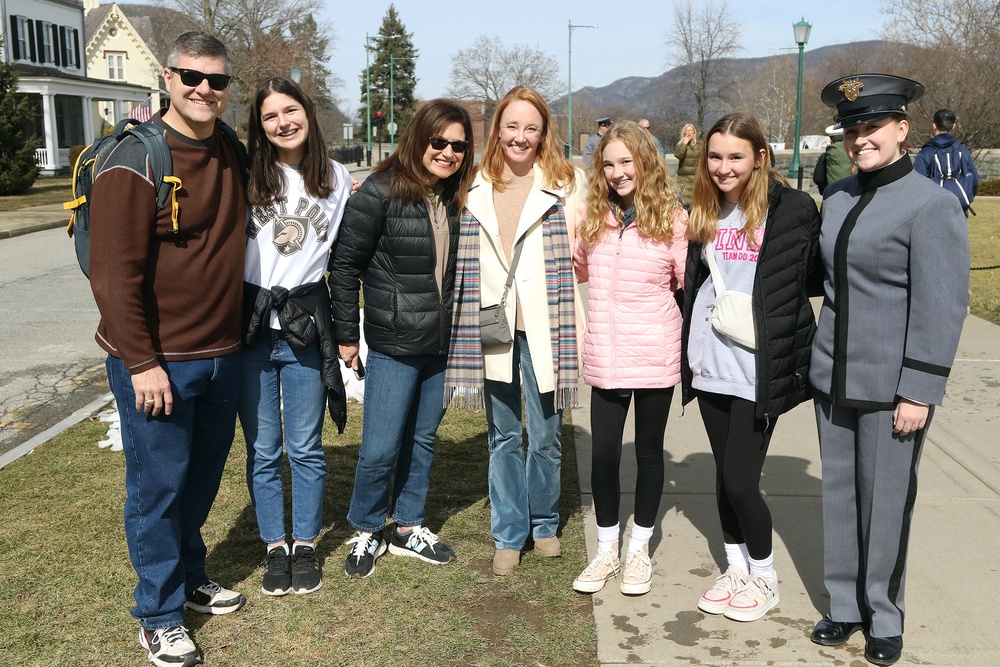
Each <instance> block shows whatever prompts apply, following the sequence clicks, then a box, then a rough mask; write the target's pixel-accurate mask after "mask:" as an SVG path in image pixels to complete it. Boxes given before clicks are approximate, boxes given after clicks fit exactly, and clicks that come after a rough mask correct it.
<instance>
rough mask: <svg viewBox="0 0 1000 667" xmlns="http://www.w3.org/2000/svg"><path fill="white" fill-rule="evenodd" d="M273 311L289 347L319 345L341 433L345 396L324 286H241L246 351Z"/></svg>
mask: <svg viewBox="0 0 1000 667" xmlns="http://www.w3.org/2000/svg"><path fill="white" fill-rule="evenodd" d="M272 310H276V311H278V323H279V324H280V326H281V333H282V335H283V336H284V337H285V340H286V341H288V344H289V345H290V346H291V347H293V348H295V349H299V350H301V349H303V348H306V347H309V346H310V345H312V344H313V343H314V342H316V341H317V340H318V341H319V353H320V358H322V360H323V368H322V370H321V372H320V374H321V376H322V378H323V384H325V385H326V387H327V407H328V408H329V410H330V418H331V419H332V420H333V423H334V424H336V425H337V432H338V433H343V432H344V426H346V424H347V392H346V391H345V390H344V377H343V375H341V372H340V355H339V354H338V353H337V343H336V341H335V340H334V338H333V315H332V313H331V310H330V293H329V292H328V291H327V287H326V284H325V283H324V282H323V281H318V282H315V283H309V284H306V285H300V286H298V287H293V288H292V289H290V290H289V289H285V288H284V287H277V286H276V287H272V288H271V289H267V288H266V287H261V286H259V285H254V284H252V283H248V282H244V283H243V343H244V344H245V345H246V346H247V347H249V346H251V345H253V344H254V343H255V342H256V341H257V338H258V336H260V334H261V332H266V331H268V329H269V326H268V323H269V322H270V319H271V311H272Z"/></svg>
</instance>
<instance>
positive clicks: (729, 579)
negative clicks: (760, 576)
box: [698, 567, 750, 614]
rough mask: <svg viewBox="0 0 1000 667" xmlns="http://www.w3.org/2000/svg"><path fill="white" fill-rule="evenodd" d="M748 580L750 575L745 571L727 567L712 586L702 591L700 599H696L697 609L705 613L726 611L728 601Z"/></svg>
mask: <svg viewBox="0 0 1000 667" xmlns="http://www.w3.org/2000/svg"><path fill="white" fill-rule="evenodd" d="M749 580H750V575H748V574H747V573H746V572H742V571H740V570H737V569H736V568H732V567H731V568H729V569H728V570H726V572H725V574H723V575H722V576H721V577H719V578H718V579H716V580H715V585H714V586H712V587H711V588H709V589H708V590H707V591H705V592H704V593H702V595H701V599H700V600H698V609H701V610H702V611H703V612H705V613H706V614H721V613H722V612H724V611H726V607H728V606H729V601H730V600H732V599H733V598H734V597H735V596H736V594H737V593H739V592H740V591H742V590H743V589H744V588H745V587H746V585H747V582H748V581H749Z"/></svg>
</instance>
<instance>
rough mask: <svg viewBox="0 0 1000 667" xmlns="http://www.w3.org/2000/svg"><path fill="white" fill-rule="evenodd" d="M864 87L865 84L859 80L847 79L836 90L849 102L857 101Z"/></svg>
mask: <svg viewBox="0 0 1000 667" xmlns="http://www.w3.org/2000/svg"><path fill="white" fill-rule="evenodd" d="M864 87H865V84H863V83H862V82H861V80H860V79H847V80H845V81H844V82H843V83H841V84H840V86H839V87H838V88H837V90H839V91H840V92H842V93H843V94H844V97H846V98H847V99H848V100H850V101H851V102H853V101H855V100H856V99H858V94H859V93H860V92H861V91H862V89H863V88H864Z"/></svg>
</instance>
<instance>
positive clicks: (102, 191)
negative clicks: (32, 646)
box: [90, 32, 247, 667]
mask: <svg viewBox="0 0 1000 667" xmlns="http://www.w3.org/2000/svg"><path fill="white" fill-rule="evenodd" d="M167 64H168V66H167V67H166V68H165V69H164V71H163V79H164V82H165V87H166V89H167V91H168V93H169V95H170V108H169V109H168V110H167V111H166V112H164V113H162V114H157V115H156V116H155V117H154V118H153V119H152V120H151V121H150V122H151V123H153V124H154V125H155V126H158V129H160V130H161V131H162V132H163V134H164V137H165V140H166V146H167V148H168V149H169V151H170V156H171V159H172V162H173V170H172V174H173V176H174V177H176V178H177V179H179V181H180V182H179V184H175V197H174V199H173V202H171V201H168V202H167V205H166V206H164V207H163V209H162V210H157V208H156V186H157V185H158V184H157V183H156V182H155V181H154V177H153V174H152V171H151V169H150V167H149V160H148V159H147V157H148V156H147V153H146V150H145V148H144V147H143V145H142V143H141V142H140V141H139V140H138V139H136V138H135V137H127V138H125V139H123V140H122V141H121V142H120V143H119V144H118V145H117V146H116V147H115V149H114V150H113V151H112V153H111V155H110V156H109V157H108V160H107V162H106V163H105V166H104V167H103V168H102V169H101V172H100V173H99V175H98V177H97V179H96V180H95V182H94V187H93V191H92V194H91V217H92V220H94V221H96V222H97V223H98V224H94V226H93V228H92V236H91V260H90V268H91V275H90V281H91V287H92V289H93V291H94V298H95V300H96V301H97V305H98V308H99V309H100V312H101V322H100V325H99V327H98V331H97V342H98V344H99V345H100V346H101V347H102V348H104V350H105V351H106V352H107V353H108V358H107V363H106V365H107V371H108V383H109V384H110V386H111V390H112V392H113V393H114V395H115V400H116V402H117V404H118V408H119V413H120V415H121V422H122V444H123V446H124V451H125V488H126V491H127V497H126V500H125V512H124V514H125V537H126V541H127V542H128V550H129V556H130V558H131V560H132V566H133V567H134V568H135V572H136V575H137V576H138V583H137V584H136V587H135V591H134V594H133V595H134V597H135V607H133V608H132V615H133V616H134V617H135V618H136V619H137V620H138V621H139V623H140V625H141V628H140V631H139V643H140V644H141V645H142V647H143V648H144V649H146V651H147V652H148V656H147V657H148V659H149V661H150V662H152V663H153V664H155V665H161V666H166V665H171V666H174V667H189V666H190V665H196V664H200V663H201V662H202V654H201V651H200V650H199V649H198V647H197V646H196V645H195V644H194V642H193V641H192V639H191V637H190V636H189V634H188V631H187V629H186V628H185V627H184V624H183V610H184V609H185V608H187V609H190V610H193V611H195V612H199V613H203V614H226V613H230V612H233V611H236V610H238V609H239V608H240V607H242V606H243V604H244V603H245V602H246V600H245V598H244V597H243V596H242V595H240V594H239V593H237V592H235V591H230V590H227V589H225V588H223V587H222V586H220V585H218V584H217V583H215V582H214V581H212V580H211V579H209V577H208V575H207V574H206V572H205V555H206V546H205V542H204V540H203V539H202V536H201V527H202V525H203V524H204V523H205V519H206V518H207V517H208V513H209V510H210V509H211V507H212V503H213V502H214V500H215V496H216V493H217V491H218V489H219V483H220V481H221V479H222V471H223V467H224V466H225V463H226V459H227V457H228V455H229V448H230V446H231V445H232V440H233V433H234V430H235V425H236V407H237V403H238V399H239V379H240V362H239V350H240V344H241V335H240V316H241V304H242V292H243V262H244V254H245V250H244V237H243V230H244V227H245V224H246V218H247V209H246V204H245V201H244V197H245V195H244V187H243V179H242V175H241V167H240V164H241V160H240V159H239V155H238V153H237V150H239V149H241V148H242V147H239V149H238V148H237V147H236V146H234V145H233V144H232V143H231V142H230V141H228V140H226V138H225V137H224V136H223V134H222V131H221V130H220V129H219V128H218V127H217V122H216V119H217V118H218V117H219V116H220V115H221V114H222V112H223V111H224V110H225V108H226V104H227V103H228V101H229V90H228V86H229V81H230V78H231V77H230V72H231V64H230V59H229V53H228V51H227V50H226V47H225V46H224V45H223V44H222V43H221V42H220V41H219V40H217V39H216V38H214V37H211V36H209V35H206V34H204V33H200V32H188V33H184V34H183V35H181V36H180V37H178V38H177V41H176V42H175V43H174V45H173V47H172V49H171V51H170V54H169V56H168V58H167ZM178 206H179V209H178V208H177V207H178Z"/></svg>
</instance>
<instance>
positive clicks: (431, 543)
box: [389, 526, 455, 565]
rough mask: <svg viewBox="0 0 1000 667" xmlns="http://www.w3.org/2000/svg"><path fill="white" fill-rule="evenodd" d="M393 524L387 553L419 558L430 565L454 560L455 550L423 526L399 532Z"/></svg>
mask: <svg viewBox="0 0 1000 667" xmlns="http://www.w3.org/2000/svg"><path fill="white" fill-rule="evenodd" d="M397 528H398V526H393V528H392V535H391V536H390V537H389V553H391V554H393V555H395V556H410V557H412V558H419V559H420V560H422V561H424V562H425V563H431V564H432V565H444V564H445V563H450V562H451V561H453V560H455V552H454V551H452V550H451V547H449V546H448V545H447V544H445V543H444V542H442V541H441V540H439V539H438V536H437V535H435V534H434V533H432V532H431V531H430V530H428V529H427V528H424V527H423V526H414V527H413V530H411V531H409V532H407V533H400V532H399V531H398V530H397Z"/></svg>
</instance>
